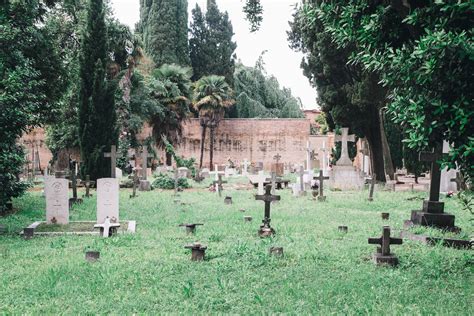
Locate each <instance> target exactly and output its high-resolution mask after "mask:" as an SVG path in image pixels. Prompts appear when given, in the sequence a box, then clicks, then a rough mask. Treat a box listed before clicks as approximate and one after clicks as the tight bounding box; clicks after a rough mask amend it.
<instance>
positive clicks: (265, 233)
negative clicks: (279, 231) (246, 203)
mask: <svg viewBox="0 0 474 316" xmlns="http://www.w3.org/2000/svg"><path fill="white" fill-rule="evenodd" d="M273 235H275V230H274V229H273V228H271V227H264V226H262V227H260V229H259V230H258V236H260V237H262V238H264V237H271V236H273Z"/></svg>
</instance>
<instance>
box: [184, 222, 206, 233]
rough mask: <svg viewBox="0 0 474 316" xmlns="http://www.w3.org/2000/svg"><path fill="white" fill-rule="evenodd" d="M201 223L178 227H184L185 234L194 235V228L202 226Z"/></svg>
mask: <svg viewBox="0 0 474 316" xmlns="http://www.w3.org/2000/svg"><path fill="white" fill-rule="evenodd" d="M202 225H204V224H201V223H188V224H179V226H180V227H186V233H188V234H194V232H195V231H196V226H202Z"/></svg>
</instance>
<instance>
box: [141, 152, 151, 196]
mask: <svg viewBox="0 0 474 316" xmlns="http://www.w3.org/2000/svg"><path fill="white" fill-rule="evenodd" d="M141 156H142V169H141V170H142V179H141V180H140V188H139V190H140V191H150V190H151V184H150V181H148V179H147V172H148V171H147V168H148V158H151V157H153V155H151V154H148V148H147V147H146V146H143V150H142V155H141Z"/></svg>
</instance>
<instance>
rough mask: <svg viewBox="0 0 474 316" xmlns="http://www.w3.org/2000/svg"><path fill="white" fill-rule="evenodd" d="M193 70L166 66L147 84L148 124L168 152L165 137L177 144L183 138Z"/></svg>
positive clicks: (158, 70)
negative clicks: (183, 126)
mask: <svg viewBox="0 0 474 316" xmlns="http://www.w3.org/2000/svg"><path fill="white" fill-rule="evenodd" d="M190 78H191V69H190V68H189V67H181V66H178V65H175V64H171V65H168V64H165V65H163V66H161V67H160V68H158V69H156V70H155V71H154V72H153V74H152V77H151V78H150V79H149V81H148V82H147V89H148V93H149V98H150V104H149V105H150V106H149V108H148V114H147V115H148V120H149V122H150V125H151V126H152V128H153V137H154V139H155V141H156V143H157V145H158V146H159V147H161V148H165V143H163V141H162V140H163V138H162V136H163V135H164V136H165V138H166V139H167V140H168V141H170V142H171V143H172V144H176V143H177V142H178V141H179V139H180V137H181V134H182V131H183V129H182V123H183V121H184V120H186V118H187V117H188V115H189V113H190V112H189V106H190V98H191V80H190Z"/></svg>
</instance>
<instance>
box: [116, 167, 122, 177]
mask: <svg viewBox="0 0 474 316" xmlns="http://www.w3.org/2000/svg"><path fill="white" fill-rule="evenodd" d="M115 177H116V178H117V179H121V178H122V177H123V172H122V169H120V168H115Z"/></svg>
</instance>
